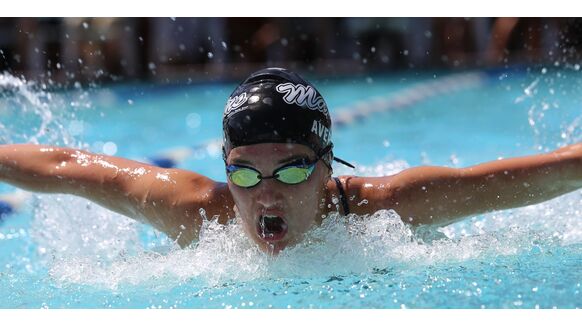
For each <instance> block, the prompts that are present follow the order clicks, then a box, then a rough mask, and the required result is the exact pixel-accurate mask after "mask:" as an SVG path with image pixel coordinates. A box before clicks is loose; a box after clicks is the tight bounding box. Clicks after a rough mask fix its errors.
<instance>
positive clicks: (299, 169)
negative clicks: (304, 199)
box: [226, 163, 315, 188]
mask: <svg viewBox="0 0 582 328" xmlns="http://www.w3.org/2000/svg"><path fill="white" fill-rule="evenodd" d="M314 168H315V163H313V164H311V165H309V166H307V167H305V166H288V167H282V168H280V169H278V170H276V171H275V173H274V174H273V176H271V177H261V174H260V173H259V172H257V171H255V170H254V169H251V168H248V167H241V166H237V165H228V166H227V168H226V169H227V172H228V177H229V179H230V181H232V183H234V184H235V185H237V186H239V187H244V188H249V187H253V186H255V185H257V184H258V183H259V182H261V180H262V179H271V178H275V179H277V180H279V181H281V182H283V183H286V184H298V183H301V182H303V181H305V180H307V179H308V178H309V176H310V175H311V173H312V172H313V169H314Z"/></svg>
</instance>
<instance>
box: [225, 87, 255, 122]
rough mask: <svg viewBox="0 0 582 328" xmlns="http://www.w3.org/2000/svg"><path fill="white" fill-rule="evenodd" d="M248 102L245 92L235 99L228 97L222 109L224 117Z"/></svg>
mask: <svg viewBox="0 0 582 328" xmlns="http://www.w3.org/2000/svg"><path fill="white" fill-rule="evenodd" d="M247 100H249V96H248V95H247V93H246V92H243V93H241V94H240V95H238V96H236V97H229V98H228V101H227V102H226V106H225V107H224V116H228V115H229V114H231V112H232V111H233V110H235V109H237V108H239V107H240V106H242V105H243V104H244V103H246V102H247Z"/></svg>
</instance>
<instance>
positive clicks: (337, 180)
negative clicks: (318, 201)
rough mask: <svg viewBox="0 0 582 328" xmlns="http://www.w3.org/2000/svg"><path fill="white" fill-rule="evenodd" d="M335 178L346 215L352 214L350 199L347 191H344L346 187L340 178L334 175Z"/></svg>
mask: <svg viewBox="0 0 582 328" xmlns="http://www.w3.org/2000/svg"><path fill="white" fill-rule="evenodd" d="M333 180H334V181H335V185H336V186H337V189H338V190H339V198H340V201H341V203H342V207H343V209H344V215H348V214H350V207H349V206H348V199H347V197H346V193H345V191H344V187H342V183H341V182H340V179H339V178H336V177H334V178H333Z"/></svg>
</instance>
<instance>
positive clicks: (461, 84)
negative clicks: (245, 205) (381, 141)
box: [146, 72, 492, 168]
mask: <svg viewBox="0 0 582 328" xmlns="http://www.w3.org/2000/svg"><path fill="white" fill-rule="evenodd" d="M491 78H492V75H491V74H488V73H485V72H470V73H460V74H453V75H447V76H444V77H440V78H435V79H433V80H429V81H423V82H419V83H416V84H414V85H412V86H410V87H408V88H404V89H403V90H400V91H397V92H396V93H391V94H390V95H387V96H383V97H373V98H371V99H369V100H364V101H357V102H355V103H353V104H351V105H349V106H346V107H341V108H339V109H337V111H336V112H335V113H334V114H332V117H331V121H332V126H333V127H334V128H337V129H342V128H345V127H348V126H350V125H352V124H356V123H358V122H361V121H363V120H365V119H367V118H368V117H369V116H371V115H372V114H376V113H382V112H388V111H391V110H397V109H403V108H406V107H410V106H412V105H415V104H417V103H419V102H422V101H425V100H428V99H430V98H432V97H436V96H440V95H444V94H450V93H453V92H458V91H461V90H466V89H472V88H478V87H481V86H483V85H485V84H487V83H488V82H489V81H490V80H491ZM221 147H222V139H212V140H209V141H206V142H203V143H201V144H197V145H194V146H190V147H176V148H171V149H167V150H165V151H163V152H160V153H159V154H156V155H154V156H150V157H147V159H146V161H147V162H148V163H150V164H153V165H156V166H159V167H163V168H174V167H177V166H178V165H179V164H180V163H181V162H183V161H185V160H186V159H188V158H189V157H191V156H192V155H193V154H195V153H196V152H201V151H202V152H207V153H210V154H213V155H214V154H216V155H220V153H221Z"/></svg>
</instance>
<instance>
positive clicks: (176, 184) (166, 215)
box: [0, 144, 232, 247]
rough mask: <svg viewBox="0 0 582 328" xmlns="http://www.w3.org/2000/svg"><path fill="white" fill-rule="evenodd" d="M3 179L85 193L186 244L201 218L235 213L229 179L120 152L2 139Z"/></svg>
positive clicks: (23, 185)
mask: <svg viewBox="0 0 582 328" xmlns="http://www.w3.org/2000/svg"><path fill="white" fill-rule="evenodd" d="M0 182H6V183H9V184H12V185H15V186H17V187H19V188H22V189H26V190H30V191H36V192H46V193H67V194H73V195H77V196H81V197H84V198H87V199H89V200H91V201H94V202H96V203H98V204H100V205H102V206H104V207H106V208H108V209H110V210H113V211H115V212H117V213H120V214H122V215H125V216H128V217H130V218H133V219H136V220H138V221H141V222H144V223H148V224H151V225H152V226H153V227H155V228H156V229H158V230H160V231H162V232H164V233H166V234H168V236H169V237H171V238H173V239H175V240H176V241H177V242H178V243H179V244H180V246H182V247H185V246H187V245H189V244H190V243H191V242H192V241H193V240H196V239H197V238H198V232H199V229H200V226H201V225H202V220H203V218H202V217H201V215H200V213H199V209H200V208H204V209H205V210H206V213H207V216H208V217H209V218H210V217H212V216H214V215H219V217H220V219H221V220H225V221H226V220H227V218H228V217H229V216H231V215H232V200H231V198H230V194H229V193H228V190H227V187H226V184H224V183H218V182H215V181H213V180H211V179H209V178H207V177H204V176H202V175H199V174H196V173H193V172H189V171H184V170H177V169H163V168H159V167H156V166H151V165H147V164H144V163H140V162H136V161H131V160H127V159H123V158H119V157H112V156H104V155H96V154H91V153H88V152H85V151H80V150H75V149H69V148H59V147H52V146H40V145H29V144H27V145H1V146H0Z"/></svg>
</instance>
